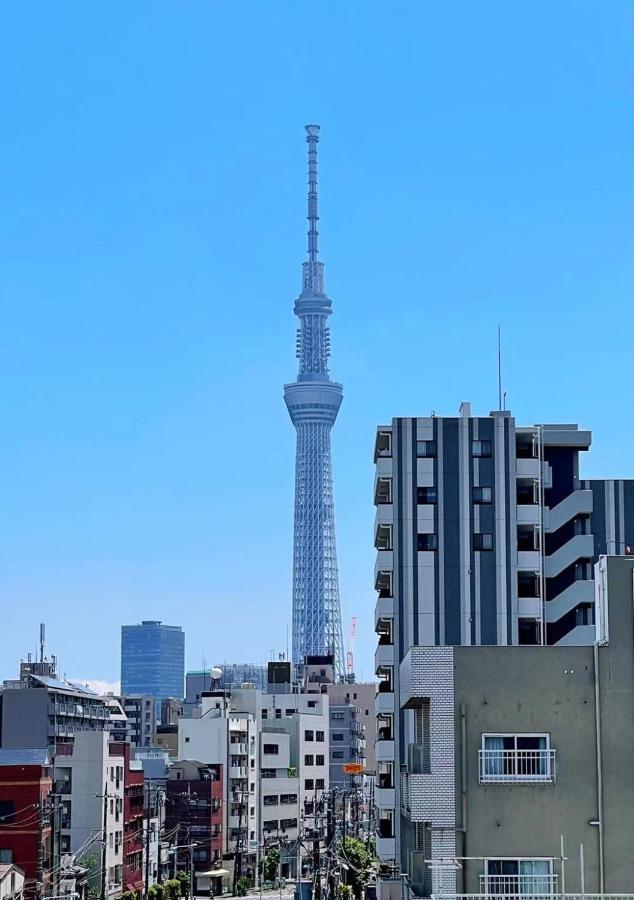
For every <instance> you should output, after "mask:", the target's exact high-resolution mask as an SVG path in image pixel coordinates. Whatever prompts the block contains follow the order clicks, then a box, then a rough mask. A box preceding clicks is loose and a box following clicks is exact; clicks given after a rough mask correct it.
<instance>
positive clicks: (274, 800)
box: [263, 794, 280, 806]
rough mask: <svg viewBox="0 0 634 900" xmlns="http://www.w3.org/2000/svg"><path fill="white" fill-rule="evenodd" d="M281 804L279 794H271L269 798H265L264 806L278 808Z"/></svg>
mask: <svg viewBox="0 0 634 900" xmlns="http://www.w3.org/2000/svg"><path fill="white" fill-rule="evenodd" d="M279 802H280V801H279V797H278V796H277V794H269V795H268V796H265V797H264V800H263V804H264V806H277V804H278V803H279Z"/></svg>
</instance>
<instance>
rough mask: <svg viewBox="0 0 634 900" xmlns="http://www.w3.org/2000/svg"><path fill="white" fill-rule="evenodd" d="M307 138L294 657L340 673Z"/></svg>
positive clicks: (331, 409)
mask: <svg viewBox="0 0 634 900" xmlns="http://www.w3.org/2000/svg"><path fill="white" fill-rule="evenodd" d="M306 132H307V135H306V140H307V142H308V259H307V260H306V262H305V263H304V264H303V278H302V292H301V294H300V295H299V297H298V298H297V300H296V301H295V309H294V311H295V315H296V316H297V317H298V319H299V322H300V327H299V329H298V331H297V357H298V359H299V373H298V376H297V380H296V381H294V382H293V383H292V384H286V385H284V400H285V402H286V406H287V408H288V412H289V415H290V417H291V420H292V422H293V425H294V426H295V429H296V431H297V454H296V458H295V530H294V543H293V661H294V662H295V663H297V664H299V663H302V662H303V660H304V657H305V656H306V655H322V654H333V656H334V660H335V671H336V673H337V674H338V675H343V674H344V673H345V668H344V655H343V638H342V631H341V609H340V606H339V574H338V571H337V547H336V542H335V509H334V502H333V495H332V465H331V457H330V430H331V428H332V426H333V425H334V423H335V419H336V418H337V413H338V412H339V407H340V405H341V399H342V387H341V385H340V384H336V383H335V382H333V381H331V380H330V374H329V371H328V357H329V356H330V331H329V328H328V326H327V319H328V316H329V315H330V314H331V312H332V302H331V301H330V300H329V299H328V297H327V296H326V294H325V293H324V264H323V263H322V262H320V261H319V260H318V259H317V256H318V252H319V248H318V239H319V234H318V230H317V223H318V220H319V214H318V197H317V144H318V142H319V125H307V126H306Z"/></svg>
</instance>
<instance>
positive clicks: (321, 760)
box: [315, 753, 324, 766]
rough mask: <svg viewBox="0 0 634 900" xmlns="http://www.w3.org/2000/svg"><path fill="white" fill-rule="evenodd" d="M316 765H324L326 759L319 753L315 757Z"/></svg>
mask: <svg viewBox="0 0 634 900" xmlns="http://www.w3.org/2000/svg"><path fill="white" fill-rule="evenodd" d="M315 765H316V766H323V765H324V757H323V755H322V754H321V753H318V754H317V756H316V757H315Z"/></svg>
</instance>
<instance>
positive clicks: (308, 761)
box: [304, 753, 315, 766]
mask: <svg viewBox="0 0 634 900" xmlns="http://www.w3.org/2000/svg"><path fill="white" fill-rule="evenodd" d="M304 765H305V766H314V765H315V757H314V756H313V755H312V753H307V754H306V756H305V757H304Z"/></svg>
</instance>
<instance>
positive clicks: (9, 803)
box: [0, 748, 53, 896]
mask: <svg viewBox="0 0 634 900" xmlns="http://www.w3.org/2000/svg"><path fill="white" fill-rule="evenodd" d="M52 789H53V781H52V769H51V761H50V759H49V756H48V752H47V751H46V750H12V749H9V748H7V749H1V748H0V864H3V863H7V864H8V863H13V864H14V865H16V866H18V867H19V868H20V869H22V871H23V872H24V874H25V876H26V881H25V892H26V893H27V894H30V895H31V896H34V895H35V893H36V887H37V885H38V884H41V885H42V893H44V892H46V891H47V888H50V886H52V885H51V870H52V869H53V858H52V854H53V842H52V828H51V823H52V815H51V809H52V802H51V797H50V794H51V791H52ZM49 893H50V889H49Z"/></svg>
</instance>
